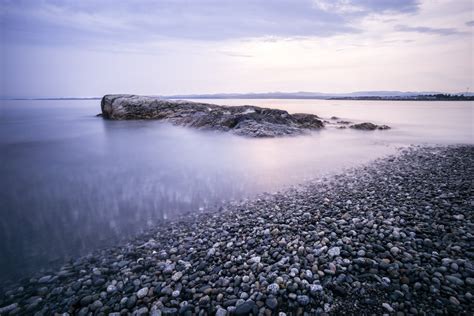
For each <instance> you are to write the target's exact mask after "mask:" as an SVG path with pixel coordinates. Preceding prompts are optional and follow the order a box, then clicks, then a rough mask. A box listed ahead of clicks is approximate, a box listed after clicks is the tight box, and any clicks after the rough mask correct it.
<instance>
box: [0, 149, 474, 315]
mask: <svg viewBox="0 0 474 316" xmlns="http://www.w3.org/2000/svg"><path fill="white" fill-rule="evenodd" d="M473 179H474V146H448V147H409V148H407V149H403V150H401V151H400V152H399V154H397V155H395V156H390V157H387V158H383V159H380V160H377V161H375V162H373V163H370V164H368V165H365V166H363V167H359V168H355V169H351V170H347V171H346V172H344V173H341V174H338V175H334V176H330V177H326V178H323V179H319V180H318V181H315V182H311V183H305V184H302V185H300V186H296V187H294V188H291V189H288V190H285V191H282V192H278V193H274V194H262V195H260V196H259V197H257V198H255V199H252V200H245V201H240V202H234V203H228V204H226V205H223V206H221V207H220V208H219V209H218V210H214V211H212V212H208V213H204V214H190V215H187V216H183V217H182V218H180V219H179V220H171V221H169V222H167V223H166V224H165V225H160V226H159V227H157V228H156V229H153V230H152V231H149V232H147V233H146V234H142V235H140V236H138V237H136V238H135V239H133V240H130V241H129V242H128V243H126V244H122V245H118V246H117V247H114V248H107V249H103V250H101V251H97V252H95V253H93V254H91V255H89V256H86V257H83V258H80V259H77V260H74V261H71V262H69V263H67V264H65V265H64V266H62V267H61V268H60V269H58V270H55V271H50V272H48V273H47V274H42V275H38V276H36V277H33V278H30V277H28V278H25V279H24V280H22V281H20V282H19V283H17V284H9V285H7V286H5V287H2V289H1V292H0V315H113V316H118V315H219V316H223V315H340V314H346V315H347V314H354V315H362V314H363V315H382V314H387V315H434V314H440V315H443V314H444V315H448V314H456V315H472V314H473V313H474V303H473V302H474V300H473V294H474V264H473V259H474V237H473V232H474V225H473V214H472V210H473V209H474V196H473V188H474V186H473Z"/></svg>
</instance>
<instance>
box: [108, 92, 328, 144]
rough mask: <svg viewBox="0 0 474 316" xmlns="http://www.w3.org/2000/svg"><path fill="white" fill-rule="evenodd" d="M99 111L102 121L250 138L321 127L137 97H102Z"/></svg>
mask: <svg viewBox="0 0 474 316" xmlns="http://www.w3.org/2000/svg"><path fill="white" fill-rule="evenodd" d="M101 108H102V116H103V118H105V119H111V120H135V119H155V120H166V121H168V122H171V123H172V124H175V125H180V126H188V127H194V128H199V129H206V130H219V131H224V132H231V133H234V134H236V135H242V136H250V137H276V136H287V135H301V134H304V133H307V132H309V131H311V130H317V129H320V128H323V127H324V124H323V122H322V121H321V120H320V119H319V118H318V116H316V115H313V114H289V113H288V112H286V111H283V110H277V109H268V108H261V107H257V106H251V105H243V106H220V105H215V104H208V103H198V102H191V101H171V100H164V99H160V98H158V97H148V96H137V95H105V96H104V97H103V98H102V102H101Z"/></svg>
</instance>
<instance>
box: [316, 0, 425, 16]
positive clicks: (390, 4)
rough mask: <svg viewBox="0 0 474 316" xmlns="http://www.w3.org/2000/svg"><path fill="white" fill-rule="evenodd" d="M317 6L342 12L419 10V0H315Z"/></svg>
mask: <svg viewBox="0 0 474 316" xmlns="http://www.w3.org/2000/svg"><path fill="white" fill-rule="evenodd" d="M314 4H315V6H316V7H318V8H320V9H321V10H324V11H331V12H340V13H365V14H368V13H385V12H404V13H407V12H411V13H413V12H417V11H418V8H419V4H420V3H419V1H417V0H359V1H354V0H314Z"/></svg>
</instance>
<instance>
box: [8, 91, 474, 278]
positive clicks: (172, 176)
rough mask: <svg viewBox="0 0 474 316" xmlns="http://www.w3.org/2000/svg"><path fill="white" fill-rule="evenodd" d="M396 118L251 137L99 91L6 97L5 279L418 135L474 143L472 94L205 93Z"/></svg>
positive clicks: (420, 140)
mask: <svg viewBox="0 0 474 316" xmlns="http://www.w3.org/2000/svg"><path fill="white" fill-rule="evenodd" d="M199 101H200V102H203V101H204V102H210V103H218V104H229V105H241V104H253V105H260V106H267V107H275V108H281V109H285V110H287V111H289V112H290V113H296V112H304V113H314V114H317V115H319V116H321V117H325V118H329V117H331V116H333V115H335V116H338V117H340V118H341V119H344V120H353V121H372V122H375V123H380V124H388V125H390V126H392V127H393V129H392V130H389V131H374V132H363V131H354V130H349V129H346V130H338V129H335V128H331V127H330V126H328V128H327V129H325V130H322V131H318V132H314V133H312V134H311V135H308V136H302V137H287V138H278V139H248V138H242V137H237V136H233V135H230V134H220V133H216V132H202V131H196V130H192V129H186V128H181V127H174V126H171V125H169V124H166V123H162V122H157V121H117V122H114V121H105V120H103V119H101V118H98V117H95V114H97V113H98V112H99V111H100V106H99V103H100V101H98V100H95V101H1V102H2V103H1V107H0V155H1V156H0V158H1V164H0V176H1V177H0V200H1V205H0V279H4V280H5V279H18V278H20V277H24V276H28V275H29V274H30V273H31V272H34V271H35V270H38V269H46V268H48V267H52V266H54V265H56V264H59V263H61V262H62V261H64V258H66V257H75V256H79V255H83V254H86V253H88V252H89V251H91V250H94V249H96V248H98V247H104V246H110V245H114V244H117V242H118V241H119V240H122V239H126V238H127V237H130V236H132V235H134V234H137V233H139V232H140V231H142V230H144V229H146V228H147V227H149V226H152V225H154V224H156V223H158V222H159V221H161V220H163V219H167V218H171V217H176V216H179V215H180V214H183V213H186V212H199V211H204V210H206V209H209V208H212V207H214V206H216V205H219V204H221V203H222V202H223V201H226V200H230V199H239V198H243V197H251V196H252V195H254V194H257V193H260V192H263V191H274V190H279V189H282V188H284V187H285V186H288V185H292V184H296V183H301V182H303V181H305V180H308V179H314V178H318V177H320V176H321V175H323V174H326V173H333V172H337V171H340V170H342V169H343V168H346V167H352V166H357V165H359V164H362V163H366V162H369V161H371V160H373V159H375V158H378V157H382V156H384V155H387V154H390V153H394V152H395V151H396V148H397V147H400V146H407V145H409V144H455V143H473V120H474V112H473V109H474V105H473V103H472V102H471V103H469V102H422V101H416V102H402V101H396V102H388V101H384V102H379V101H331V100H199Z"/></svg>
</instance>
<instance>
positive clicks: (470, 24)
mask: <svg viewBox="0 0 474 316" xmlns="http://www.w3.org/2000/svg"><path fill="white" fill-rule="evenodd" d="M466 25H467V26H474V20H471V21H467V22H466Z"/></svg>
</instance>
